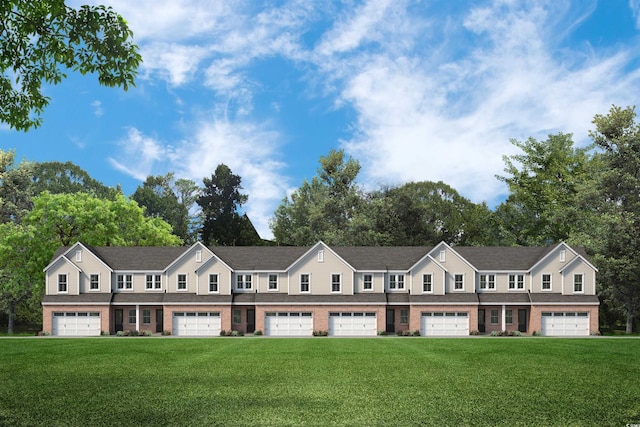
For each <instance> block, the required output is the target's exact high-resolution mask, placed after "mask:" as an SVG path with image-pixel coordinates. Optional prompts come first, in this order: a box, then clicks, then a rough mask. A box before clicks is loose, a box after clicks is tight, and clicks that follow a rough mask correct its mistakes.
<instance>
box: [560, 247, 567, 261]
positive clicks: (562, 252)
mask: <svg viewBox="0 0 640 427" xmlns="http://www.w3.org/2000/svg"><path fill="white" fill-rule="evenodd" d="M566 259H567V251H564V250H563V251H560V262H565V260H566Z"/></svg>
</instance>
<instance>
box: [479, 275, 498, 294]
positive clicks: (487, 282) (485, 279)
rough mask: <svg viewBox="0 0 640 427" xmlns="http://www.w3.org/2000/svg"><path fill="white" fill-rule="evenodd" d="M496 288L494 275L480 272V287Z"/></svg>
mask: <svg viewBox="0 0 640 427" xmlns="http://www.w3.org/2000/svg"><path fill="white" fill-rule="evenodd" d="M495 288H496V276H495V275H494V274H481V275H480V289H485V290H487V289H489V290H491V289H495Z"/></svg>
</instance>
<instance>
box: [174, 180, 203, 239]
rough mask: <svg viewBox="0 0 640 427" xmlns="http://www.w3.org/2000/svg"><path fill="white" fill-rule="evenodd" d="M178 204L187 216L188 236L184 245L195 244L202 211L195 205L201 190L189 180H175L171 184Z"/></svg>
mask: <svg viewBox="0 0 640 427" xmlns="http://www.w3.org/2000/svg"><path fill="white" fill-rule="evenodd" d="M173 186H174V191H175V193H176V196H177V197H178V202H179V203H180V204H181V205H182V206H184V207H185V208H186V210H187V212H188V215H189V223H188V236H187V238H185V243H195V242H196V241H197V240H198V230H200V228H201V227H202V210H201V209H200V206H198V204H197V203H196V200H198V197H199V196H200V194H201V189H200V187H198V185H197V184H196V183H195V182H193V181H192V180H190V179H184V178H181V179H176V181H175V182H174V183H173Z"/></svg>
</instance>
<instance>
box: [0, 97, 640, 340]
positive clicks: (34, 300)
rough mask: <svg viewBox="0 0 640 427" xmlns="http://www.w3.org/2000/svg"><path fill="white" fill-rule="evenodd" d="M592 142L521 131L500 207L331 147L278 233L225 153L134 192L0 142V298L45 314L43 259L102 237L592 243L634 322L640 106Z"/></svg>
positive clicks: (604, 285) (27, 317) (16, 312)
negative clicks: (256, 212) (2, 147)
mask: <svg viewBox="0 0 640 427" xmlns="http://www.w3.org/2000/svg"><path fill="white" fill-rule="evenodd" d="M593 125H594V129H593V130H592V131H591V132H590V137H591V139H592V141H593V144H592V145H590V146H588V147H576V146H575V144H574V142H573V140H572V135H571V134H566V133H558V134H554V135H549V136H548V138H547V139H546V140H543V141H539V140H536V139H534V138H529V139H528V140H526V141H517V140H512V141H511V142H512V143H513V144H514V145H515V146H516V147H517V148H518V149H519V154H516V155H513V156H504V162H505V168H504V174H503V175H500V176H497V177H496V179H499V180H500V181H502V182H504V183H505V184H506V185H507V188H508V190H509V193H508V197H507V198H506V200H505V201H504V202H503V203H501V204H500V205H499V206H497V207H495V208H494V209H493V210H492V209H490V208H489V207H488V206H487V204H486V203H484V202H483V203H473V202H471V201H470V200H469V199H467V198H465V197H463V196H461V195H460V194H459V193H458V192H457V191H456V190H455V189H454V188H452V187H450V186H449V185H447V184H445V183H443V182H430V181H422V182H411V183H407V184H403V185H400V186H395V187H384V188H379V189H376V190H373V191H365V190H364V189H363V188H362V187H361V186H360V185H358V183H357V176H358V174H359V172H360V164H359V162H358V161H357V160H355V159H353V158H347V157H346V156H345V153H344V151H342V150H332V151H330V152H329V153H328V155H327V156H323V157H321V158H320V166H319V168H318V170H317V174H316V176H314V177H313V178H312V179H311V180H310V181H307V180H305V181H303V182H302V184H301V185H300V187H299V188H298V189H297V190H295V191H294V192H293V193H292V194H291V195H290V196H288V197H286V198H285V199H284V200H282V202H281V203H280V205H279V206H278V207H277V209H276V211H275V213H274V216H273V217H272V219H271V222H270V227H271V230H272V232H273V236H274V238H273V240H272V241H265V240H262V239H261V238H260V236H259V235H258V233H257V232H256V230H255V228H254V227H253V225H252V224H251V221H250V220H249V218H248V216H247V215H246V213H243V212H242V211H241V209H242V206H243V205H244V204H245V203H246V202H247V200H248V195H246V194H243V193H242V192H241V190H242V185H241V177H240V176H238V175H235V174H233V172H232V171H231V170H230V169H229V167H228V166H226V165H224V164H221V165H219V166H218V167H217V168H216V170H215V172H214V173H212V175H211V177H210V178H206V177H205V178H204V179H203V183H202V186H199V185H197V184H196V183H195V182H194V181H191V180H187V179H176V178H175V175H174V174H173V173H168V174H166V175H161V176H149V177H147V179H146V180H145V181H144V182H143V183H142V184H141V185H140V186H139V187H138V188H137V189H136V190H135V192H134V193H133V194H132V195H131V196H130V197H125V196H124V195H123V193H122V190H121V189H120V188H110V187H107V186H105V185H104V184H102V183H101V182H99V181H97V180H95V179H93V178H91V177H90V176H89V174H88V173H87V172H86V171H84V170H82V169H81V168H79V167H78V166H76V165H74V164H72V163H70V162H67V163H59V162H46V163H29V162H24V161H23V162H20V163H18V164H16V163H15V158H14V154H13V152H4V151H0V308H1V309H2V310H3V311H4V312H5V313H6V315H7V316H8V319H9V323H10V327H12V323H13V319H14V318H15V317H16V316H17V317H18V318H19V319H20V320H22V321H32V322H34V323H37V322H39V321H40V306H39V302H40V300H41V298H42V294H43V282H44V280H43V274H42V268H43V267H44V266H45V265H46V263H47V262H48V261H49V260H50V259H51V256H52V255H53V253H54V251H55V250H56V248H57V247H58V246H61V245H69V244H72V243H74V242H75V241H77V240H80V241H83V242H85V243H86V244H91V245H145V244H149V245H180V244H191V243H193V242H195V241H198V240H199V241H202V242H204V243H205V244H207V245H210V246H214V245H262V244H275V245H311V244H314V243H316V242H317V241H319V240H322V241H324V242H325V243H327V244H329V245H343V246H359V245H394V246H415V245H421V246H422V245H434V244H436V243H438V242H440V241H445V242H447V243H448V244H450V245H453V246H456V245H458V246H460V245H465V246H478V245H485V246H496V245H500V246H513V245H522V246H527V245H551V244H555V243H558V242H561V241H566V242H568V243H569V244H571V245H578V246H584V247H585V248H586V249H587V251H588V253H589V254H590V256H591V260H592V262H593V263H594V264H595V265H596V267H597V268H598V269H599V274H598V282H599V285H598V293H599V295H600V298H601V301H602V306H601V315H600V318H601V326H602V327H604V328H607V327H613V326H615V325H617V324H620V323H622V324H624V325H625V327H626V330H627V332H631V331H632V329H633V325H634V318H635V316H636V315H637V314H638V311H639V307H640V267H639V266H640V247H638V245H637V243H636V242H639V241H640V225H638V223H637V222H638V221H636V217H639V218H640V126H639V125H638V124H637V123H636V114H635V109H634V108H631V107H629V108H624V109H623V108H620V107H615V106H614V107H612V108H611V110H610V111H609V113H608V114H607V115H604V116H603V115H596V116H595V118H594V120H593Z"/></svg>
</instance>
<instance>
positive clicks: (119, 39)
mask: <svg viewBox="0 0 640 427" xmlns="http://www.w3.org/2000/svg"><path fill="white" fill-rule="evenodd" d="M131 39H132V33H131V31H130V30H129V28H128V26H127V23H126V21H125V20H124V19H123V18H122V17H121V16H120V15H118V14H117V13H116V12H115V11H114V10H113V9H111V8H110V7H106V6H101V5H98V6H87V5H85V6H81V7H80V8H79V9H74V8H72V7H70V6H67V5H65V3H64V0H49V1H30V0H4V1H2V2H0V45H1V46H2V47H3V49H2V57H1V58H0V73H2V74H1V75H0V121H2V122H5V123H7V124H9V126H11V127H12V128H15V129H17V130H23V131H26V130H28V129H30V128H32V127H34V126H36V127H37V126H39V125H40V124H41V122H42V119H41V118H40V114H41V113H42V112H43V111H44V108H45V107H46V106H47V105H48V104H49V98H48V97H47V96H45V95H44V94H43V91H42V85H43V83H46V84H58V83H60V82H61V81H62V79H63V78H65V77H66V75H65V71H66V70H67V69H68V70H73V71H79V72H80V73H81V74H86V73H97V74H98V81H99V82H100V84H102V85H104V86H109V87H114V86H121V87H123V88H124V89H125V90H127V89H128V88H129V86H133V85H134V77H135V76H136V72H137V68H138V65H139V64H140V63H141V62H142V58H141V56H140V54H139V53H138V47H137V46H136V45H134V44H132V42H131Z"/></svg>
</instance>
